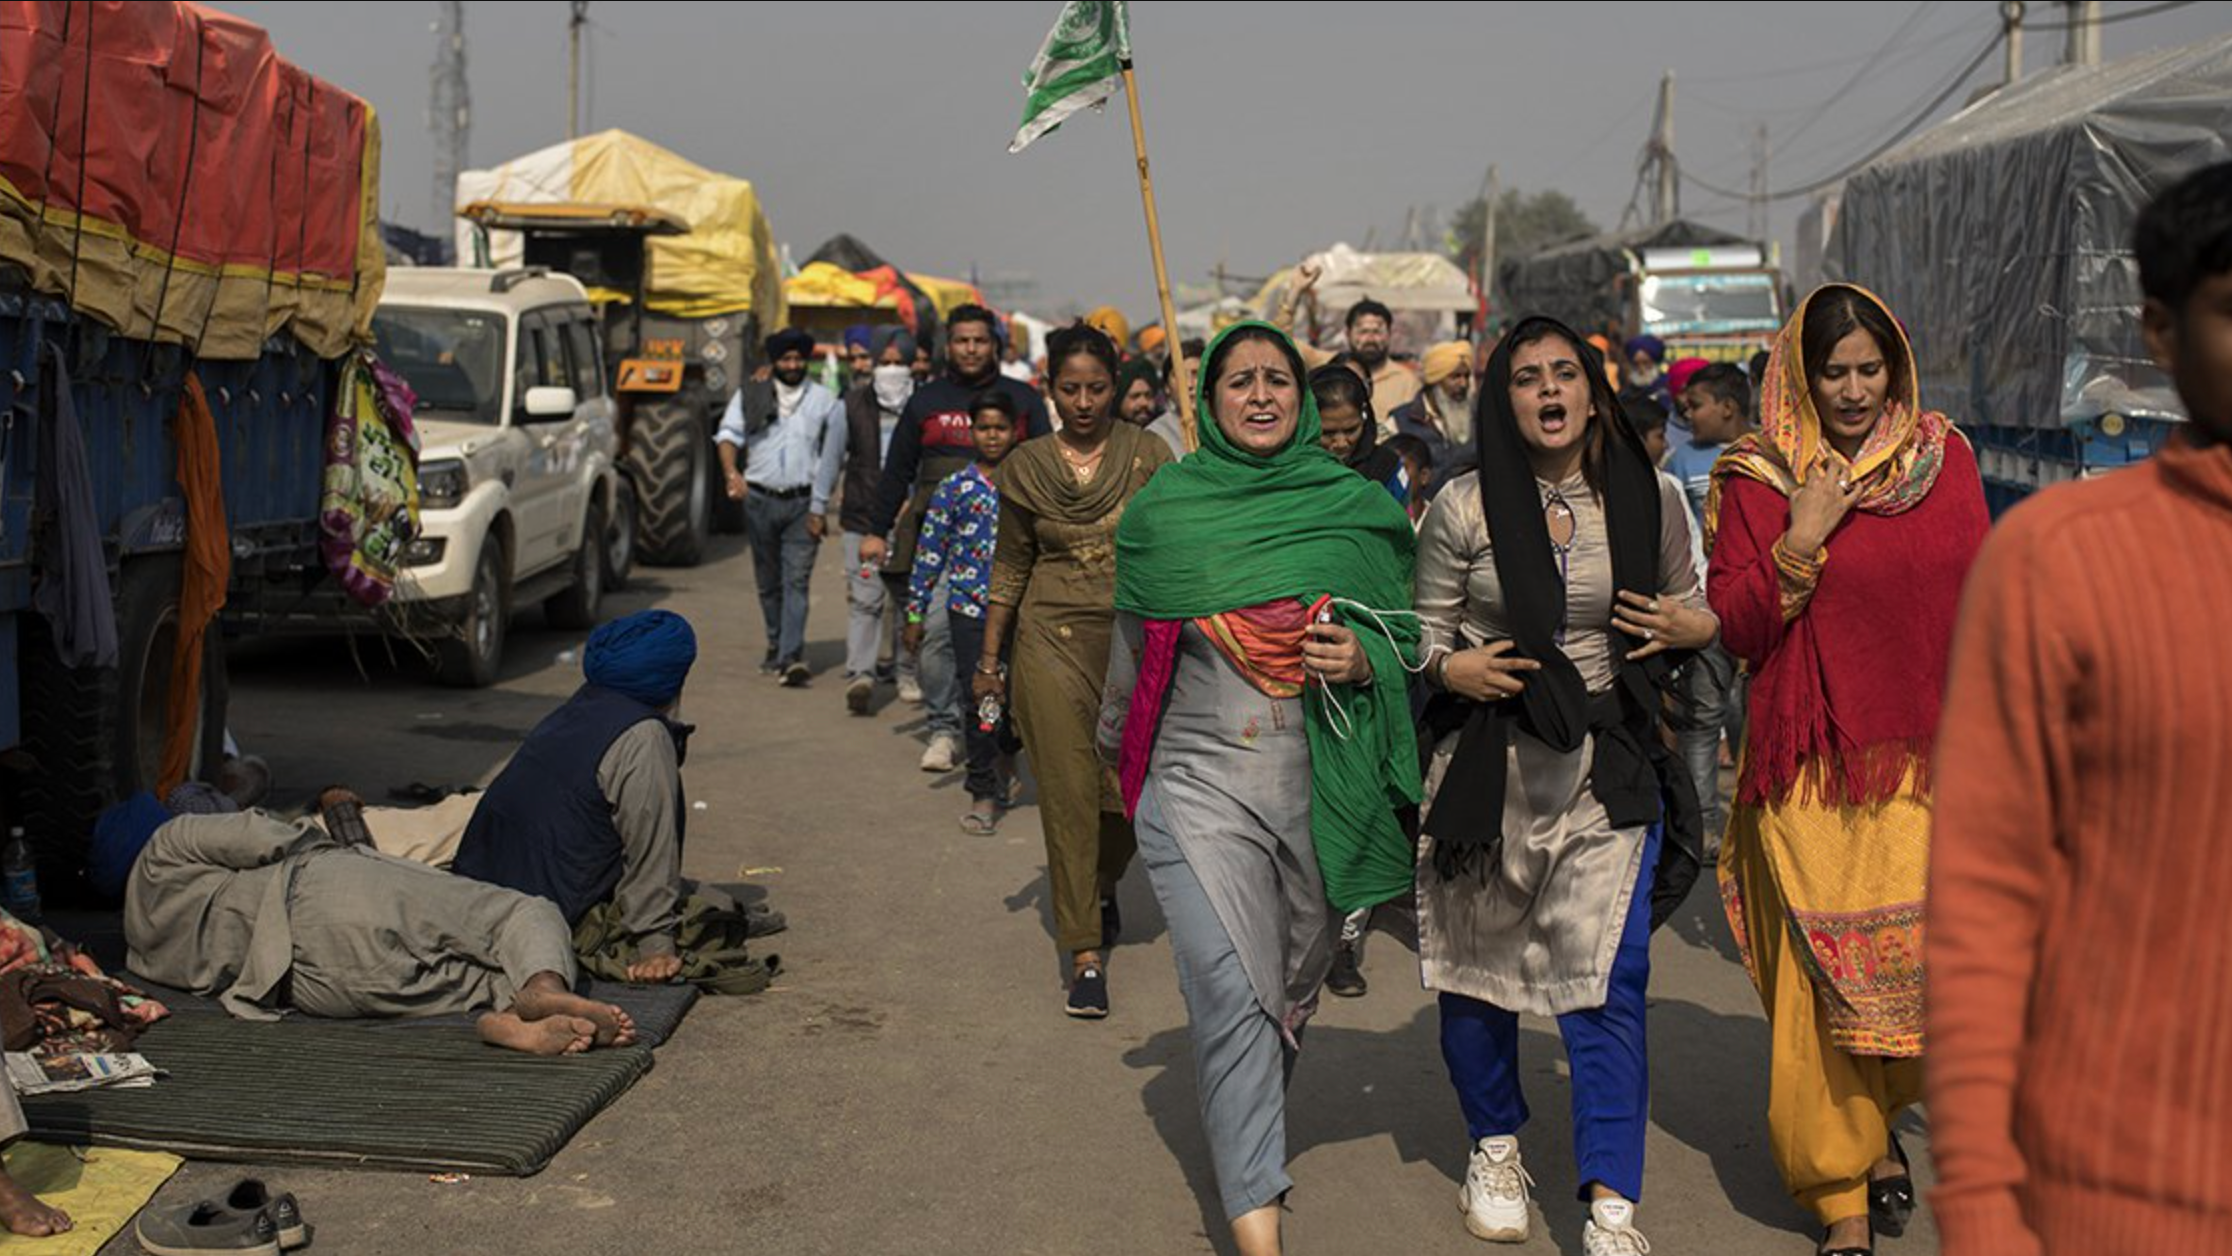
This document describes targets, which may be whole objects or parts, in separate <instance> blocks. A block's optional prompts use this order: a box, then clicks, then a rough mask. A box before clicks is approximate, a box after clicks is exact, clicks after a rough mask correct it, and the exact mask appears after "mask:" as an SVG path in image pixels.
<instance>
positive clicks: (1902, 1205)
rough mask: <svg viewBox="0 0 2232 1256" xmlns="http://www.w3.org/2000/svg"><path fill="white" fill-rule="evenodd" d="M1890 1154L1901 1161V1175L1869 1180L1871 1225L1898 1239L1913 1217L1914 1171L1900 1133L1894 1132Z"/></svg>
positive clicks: (1869, 1220) (1869, 1221)
mask: <svg viewBox="0 0 2232 1256" xmlns="http://www.w3.org/2000/svg"><path fill="white" fill-rule="evenodd" d="M1891 1156H1892V1158H1893V1159H1895V1160H1897V1161H1898V1162H1899V1169H1900V1172H1899V1175H1898V1176H1897V1177H1887V1178H1870V1179H1869V1181H1868V1225H1869V1228H1870V1229H1872V1230H1873V1231H1874V1232H1875V1233H1877V1234H1880V1235H1882V1236H1884V1237H1885V1238H1892V1239H1895V1238H1898V1237H1899V1236H1900V1235H1903V1234H1905V1233H1906V1228H1907V1222H1908V1221H1909V1220H1911V1219H1912V1218H1913V1217H1914V1174H1913V1173H1912V1172H1911V1171H1910V1170H1911V1166H1910V1165H1909V1164H1908V1162H1907V1154H1906V1148H1904V1147H1901V1146H1900V1145H1899V1136H1898V1135H1897V1134H1893V1135H1892V1136H1891Z"/></svg>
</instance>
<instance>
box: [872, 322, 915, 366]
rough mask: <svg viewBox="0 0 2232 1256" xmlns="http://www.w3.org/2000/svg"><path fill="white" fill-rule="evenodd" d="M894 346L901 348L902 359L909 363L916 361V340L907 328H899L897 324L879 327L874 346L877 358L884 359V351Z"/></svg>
mask: <svg viewBox="0 0 2232 1256" xmlns="http://www.w3.org/2000/svg"><path fill="white" fill-rule="evenodd" d="M893 345H897V346H899V356H900V357H902V358H905V359H906V360H907V361H909V362H912V361H914V355H915V338H914V336H913V335H912V334H910V333H909V332H908V331H907V329H906V328H904V327H901V326H899V325H898V324H897V323H891V324H887V325H885V326H882V327H878V328H877V329H876V339H875V344H874V348H875V354H876V356H877V357H879V358H880V357H882V356H883V351H884V350H886V349H888V348H890V347H891V346H893Z"/></svg>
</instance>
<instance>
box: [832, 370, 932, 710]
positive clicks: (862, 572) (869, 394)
mask: <svg viewBox="0 0 2232 1256" xmlns="http://www.w3.org/2000/svg"><path fill="white" fill-rule="evenodd" d="M868 348H869V360H870V361H871V362H872V363H873V365H872V366H870V367H869V369H868V371H867V372H866V373H865V374H863V376H862V377H861V380H860V382H859V383H857V384H855V385H854V386H853V388H852V390H851V391H849V392H847V393H846V394H845V493H844V502H843V504H842V505H841V506H840V507H839V508H838V516H837V521H838V524H839V525H840V526H841V527H843V529H844V532H845V607H846V629H845V709H846V710H848V711H851V712H852V713H853V714H854V715H866V714H868V707H869V704H870V703H871V702H872V701H874V699H875V696H876V670H877V668H876V656H877V653H878V651H879V647H880V646H881V644H882V641H883V626H884V621H885V610H886V608H887V607H888V606H889V605H890V599H889V598H888V597H886V596H885V589H884V580H883V573H881V572H879V571H877V570H876V568H875V566H874V565H873V564H870V563H865V562H862V561H861V556H860V546H861V542H863V541H865V540H867V539H868V537H870V536H871V535H876V534H875V533H873V532H872V531H871V529H872V528H873V527H874V526H875V524H874V519H875V515H876V490H877V488H878V486H879V485H880V484H881V482H882V480H883V460H884V454H885V453H886V452H887V451H888V450H889V449H890V448H891V434H892V433H893V432H894V431H897V430H898V427H899V413H900V411H902V410H904V409H905V408H906V405H907V399H908V398H910V397H912V396H914V390H915V379H914V369H913V368H914V356H915V341H914V337H913V336H911V335H909V334H908V333H907V329H906V328H904V327H896V326H893V327H879V328H877V329H876V331H875V335H874V337H873V339H872V340H871V341H870V343H869V346H868Z"/></svg>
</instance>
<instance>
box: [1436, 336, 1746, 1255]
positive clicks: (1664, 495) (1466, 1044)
mask: <svg viewBox="0 0 2232 1256" xmlns="http://www.w3.org/2000/svg"><path fill="white" fill-rule="evenodd" d="M1480 410H1481V413H1480V417H1479V424H1478V428H1479V431H1480V432H1481V442H1482V445H1481V457H1482V469H1481V470H1477V471H1474V472H1472V473H1469V474H1466V475H1463V476H1460V477H1458V478H1457V479H1455V480H1453V481H1451V482H1450V484H1449V485H1448V486H1446V487H1445V488H1444V489H1443V490H1442V491H1441V493H1440V494H1439V495H1437V496H1436V498H1435V500H1434V506H1433V508H1432V510H1430V511H1429V512H1428V514H1427V516H1426V518H1425V520H1424V521H1423V523H1422V525H1421V527H1420V531H1419V538H1418V568H1417V607H1418V612H1419V614H1420V616H1421V617H1422V619H1423V621H1424V624H1423V627H1424V630H1425V632H1426V634H1427V640H1428V641H1429V642H1430V643H1432V646H1433V647H1434V648H1436V649H1439V650H1448V651H1452V652H1450V653H1446V654H1442V655H1441V656H1440V657H1437V658H1435V659H1434V660H1433V662H1432V663H1430V664H1429V666H1428V668H1427V673H1426V674H1427V678H1428V681H1429V683H1431V684H1433V685H1434V686H1435V687H1436V688H1437V689H1438V690H1440V691H1441V694H1442V696H1441V697H1438V698H1437V699H1436V700H1435V704H1434V706H1432V707H1430V708H1429V714H1428V720H1427V723H1428V726H1429V728H1432V729H1434V730H1435V731H1436V732H1437V734H1439V738H1438V740H1437V742H1436V744H1435V746H1434V748H1433V756H1432V761H1431V766H1430V767H1429V770H1428V773H1427V792H1428V797H1429V799H1430V802H1429V805H1428V808H1427V809H1426V812H1425V816H1424V836H1423V837H1422V840H1421V842H1420V847H1419V856H1420V857H1419V865H1418V906H1419V926H1420V964H1421V970H1422V973H1423V975H1424V978H1425V982H1426V985H1427V987H1428V988H1430V989H1433V990H1436V991H1438V992H1440V994H1441V1013H1442V1052H1443V1056H1444V1058H1445V1060H1446V1062H1447V1064H1448V1066H1449V1070H1450V1077H1451V1081H1452V1082H1453V1083H1454V1085H1455V1086H1456V1089H1457V1092H1458V1098H1459V1102H1460V1105H1461V1106H1462V1108H1463V1109H1464V1115H1465V1120H1466V1125H1467V1131H1468V1134H1469V1137H1470V1140H1471V1144H1472V1150H1471V1155H1470V1163H1469V1164H1468V1166H1467V1172H1466V1175H1465V1181H1464V1184H1463V1186H1462V1187H1461V1189H1460V1191H1459V1195H1458V1206H1459V1207H1460V1208H1461V1209H1462V1210H1463V1211H1464V1214H1465V1223H1466V1228H1467V1229H1468V1230H1470V1231H1471V1232H1472V1233H1473V1234H1474V1235H1475V1236H1477V1237H1480V1238H1486V1239H1491V1240H1496V1241H1504V1242H1520V1241H1524V1240H1525V1239H1526V1237H1527V1234H1528V1230H1529V1226H1530V1211H1529V1201H1528V1198H1527V1193H1526V1187H1527V1185H1528V1184H1529V1183H1530V1181H1531V1179H1530V1178H1529V1177H1528V1176H1527V1174H1526V1172H1525V1170H1524V1168H1523V1167H1522V1165H1521V1162H1520V1157H1519V1150H1518V1143H1517V1137H1516V1136H1517V1134H1518V1130H1519V1127H1520V1126H1521V1125H1522V1124H1524V1123H1525V1121H1526V1119H1527V1108H1526V1102H1525V1099H1524V1098H1523V1096H1522V1095H1521V1094H1520V1089H1519V1083H1518V1067H1517V1040H1518V1034H1517V1017H1518V1014H1519V1013H1522V1012H1531V1013H1535V1014H1537V1015H1542V1016H1554V1017H1557V1018H1558V1021H1559V1029H1560V1032H1561V1034H1562V1036H1563V1037H1564V1039H1565V1043H1566V1050H1567V1058H1568V1061H1569V1063H1570V1064H1571V1067H1572V1076H1573V1091H1574V1127H1575V1128H1574V1143H1575V1152H1576V1157H1577V1159H1578V1161H1579V1175H1578V1176H1579V1181H1578V1186H1579V1195H1580V1198H1582V1199H1583V1200H1586V1201H1588V1202H1589V1205H1590V1216H1589V1219H1588V1221H1587V1222H1586V1224H1585V1226H1584V1231H1583V1249H1584V1251H1586V1252H1587V1253H1590V1254H1591V1256H1597V1254H1599V1253H1605V1254H1612V1253H1628V1252H1640V1251H1644V1250H1647V1248H1646V1247H1645V1246H1644V1244H1643V1240H1642V1236H1641V1234H1640V1233H1638V1232H1637V1231H1636V1230H1635V1228H1634V1204H1635V1201H1636V1200H1637V1199H1638V1198H1639V1197H1640V1195H1641V1193H1642V1176H1643V1138H1644V1131H1645V1128H1646V1125H1647V1121H1648V1115H1649V1082H1648V1068H1647V1062H1646V1053H1645V1038H1644V1033H1643V1008H1644V993H1645V987H1646V984H1647V982H1648V979H1649V973H1650V952H1649V935H1650V925H1651V907H1652V889H1653V883H1654V879H1655V878H1656V876H1657V874H1658V873H1659V872H1660V863H1661V860H1662V859H1665V860H1667V861H1668V869H1669V870H1674V869H1676V868H1677V867H1679V868H1681V870H1683V871H1686V872H1687V873H1688V874H1689V875H1692V876H1694V872H1695V860H1694V857H1693V856H1694V851H1693V850H1692V849H1691V847H1690V846H1689V845H1688V843H1690V842H1693V841H1694V836H1693V835H1692V834H1691V831H1690V830H1691V828H1692V825H1691V824H1690V823H1689V820H1687V819H1685V820H1684V821H1683V822H1682V823H1681V824H1679V825H1677V826H1675V829H1676V831H1677V832H1678V834H1679V836H1678V837H1676V838H1662V836H1661V833H1662V830H1661V827H1660V825H1659V821H1660V819H1661V817H1662V815H1674V814H1677V813H1678V814H1680V815H1683V816H1686V817H1689V818H1691V819H1693V818H1694V813H1695V808H1694V801H1691V802H1689V803H1687V804H1681V803H1680V799H1679V798H1677V799H1676V800H1675V801H1676V803H1677V805H1676V806H1673V807H1667V806H1664V805H1663V803H1662V800H1663V799H1665V798H1666V797H1667V796H1668V795H1667V793H1666V791H1668V790H1680V789H1681V788H1682V784H1683V783H1684V782H1686V778H1680V774H1679V772H1678V771H1677V770H1675V765H1673V763H1672V761H1671V759H1670V758H1669V757H1668V756H1667V754H1666V752H1665V750H1664V748H1663V746H1659V745H1656V744H1655V743H1656V740H1657V737H1658V731H1657V730H1658V727H1659V722H1660V714H1659V711H1660V695H1659V686H1661V685H1663V684H1665V683H1666V681H1665V672H1664V668H1665V660H1664V659H1663V658H1662V657H1661V656H1662V655H1664V654H1665V652H1666V651H1668V650H1692V649H1696V648H1698V647H1700V646H1703V645H1705V644H1708V643H1709V642H1710V641H1711V640H1712V638H1713V636H1714V634H1715V632H1716V630H1717V624H1716V622H1715V621H1714V620H1713V618H1712V616H1711V614H1710V612H1708V611H1707V610H1706V609H1705V606H1704V594H1703V590H1702V589H1700V588H1699V587H1698V581H1697V572H1696V567H1695V564H1694V562H1693V561H1692V558H1691V552H1690V539H1689V513H1688V511H1687V509H1686V507H1685V506H1684V504H1683V501H1682V498H1681V495H1680V490H1679V488H1678V487H1677V486H1675V485H1673V484H1672V483H1671V482H1668V481H1665V480H1664V479H1663V478H1662V477H1659V476H1657V475H1656V473H1655V472H1654V471H1653V469H1652V468H1651V467H1650V465H1649V463H1648V461H1647V460H1646V459H1645V458H1644V456H1643V454H1642V451H1641V444H1640V441H1638V440H1637V439H1636V438H1635V436H1634V433H1633V430H1632V429H1631V428H1629V427H1628V425H1627V423H1626V421H1625V419H1624V417H1622V416H1621V415H1620V413H1619V410H1618V403H1617V402H1616V401H1615V400H1614V399H1613V397H1612V395H1611V392H1610V390H1609V389H1608V388H1607V387H1605V386H1604V385H1603V375H1602V370H1601V366H1600V364H1599V363H1597V362H1596V360H1595V359H1594V355H1593V354H1592V353H1590V352H1589V351H1588V350H1587V349H1586V348H1585V347H1583V342H1582V341H1581V339H1580V338H1579V337H1578V336H1576V335H1574V334H1573V333H1572V332H1570V331H1569V330H1567V329H1565V328H1563V327H1562V326H1560V325H1558V324H1555V323H1551V322H1549V321H1548V320H1543V319H1530V320H1524V321H1522V322H1521V323H1520V325H1519V326H1518V327H1517V328H1516V329H1514V331H1513V332H1512V333H1511V335H1510V336H1509V337H1507V339H1506V341H1505V343H1504V344H1503V345H1502V346H1499V348H1498V350H1497V352H1496V354H1495V356H1494V358H1493V359H1492V360H1491V361H1490V363H1489V370H1488V378H1487V380H1486V382H1485V383H1484V385H1483V388H1482V393H1481V403H1480ZM1444 717H1449V718H1444ZM1445 730H1446V731H1445ZM1685 807H1686V809H1685ZM1677 860H1685V861H1687V863H1686V865H1678V864H1677V863H1676V862H1675V861H1677Z"/></svg>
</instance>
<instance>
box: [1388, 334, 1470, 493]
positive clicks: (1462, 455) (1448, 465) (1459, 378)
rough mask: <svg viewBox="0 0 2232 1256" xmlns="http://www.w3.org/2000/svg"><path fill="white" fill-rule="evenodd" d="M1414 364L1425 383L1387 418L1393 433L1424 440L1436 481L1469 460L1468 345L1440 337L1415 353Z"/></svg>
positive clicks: (1446, 477)
mask: <svg viewBox="0 0 2232 1256" xmlns="http://www.w3.org/2000/svg"><path fill="white" fill-rule="evenodd" d="M1418 365H1419V374H1420V375H1421V376H1422V377H1423V379H1424V383H1425V387H1424V388H1423V389H1422V390H1421V391H1420V392H1419V394H1418V396H1417V398H1416V399H1414V400H1412V401H1409V402H1407V403H1405V404H1403V405H1400V406H1397V407H1396V408H1395V413H1394V414H1393V415H1392V416H1391V417H1392V418H1393V420H1394V423H1395V434H1396V435H1398V436H1415V437H1417V438H1418V439H1420V440H1422V441H1424V442H1426V449H1427V452H1428V453H1429V454H1431V455H1432V458H1433V467H1434V479H1433V482H1434V483H1435V484H1439V483H1441V482H1442V481H1443V480H1446V479H1448V478H1449V477H1450V476H1451V475H1452V474H1454V471H1453V468H1455V467H1457V466H1460V465H1462V464H1463V463H1465V462H1468V461H1470V460H1471V458H1472V440H1473V430H1472V387H1473V354H1472V346H1471V345H1470V344H1467V343H1466V342H1464V341H1462V340H1445V341H1443V342H1442V343H1440V344H1437V345H1434V346H1432V347H1431V348H1429V349H1427V350H1426V352H1425V353H1423V354H1421V355H1419V359H1418ZM1429 487H1431V486H1429Z"/></svg>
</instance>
